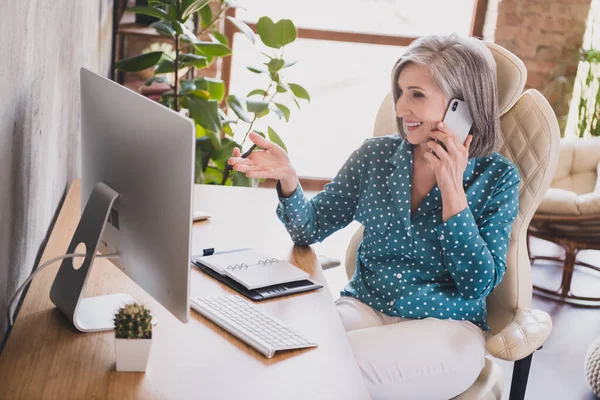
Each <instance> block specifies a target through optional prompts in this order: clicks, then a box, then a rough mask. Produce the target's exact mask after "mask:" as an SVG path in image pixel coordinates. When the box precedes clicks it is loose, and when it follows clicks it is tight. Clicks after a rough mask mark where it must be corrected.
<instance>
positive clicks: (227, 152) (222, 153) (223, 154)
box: [211, 138, 242, 161]
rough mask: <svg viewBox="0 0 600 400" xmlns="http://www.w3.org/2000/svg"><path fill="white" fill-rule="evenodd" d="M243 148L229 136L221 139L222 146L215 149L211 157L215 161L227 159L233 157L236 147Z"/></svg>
mask: <svg viewBox="0 0 600 400" xmlns="http://www.w3.org/2000/svg"><path fill="white" fill-rule="evenodd" d="M236 147H237V148H239V149H241V148H242V146H240V145H239V144H237V143H236V142H234V141H233V140H231V139H229V138H223V139H221V148H220V149H218V150H215V151H213V153H212V154H211V158H212V159H213V160H215V161H227V160H228V159H229V157H231V153H232V152H233V149H234V148H236Z"/></svg>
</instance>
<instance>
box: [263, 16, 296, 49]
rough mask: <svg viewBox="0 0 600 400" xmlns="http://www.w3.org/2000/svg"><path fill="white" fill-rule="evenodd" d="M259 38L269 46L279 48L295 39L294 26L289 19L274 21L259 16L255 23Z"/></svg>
mask: <svg viewBox="0 0 600 400" xmlns="http://www.w3.org/2000/svg"><path fill="white" fill-rule="evenodd" d="M256 30H257V32H258V35H259V36H260V40H262V42H263V43H264V44H265V45H266V46H268V47H271V48H274V49H279V48H281V47H283V46H285V45H286V44H289V43H292V42H293V41H294V40H296V26H295V25H294V23H293V22H292V21H291V20H289V19H282V20H279V21H277V23H274V22H273V20H272V19H271V18H269V17H261V18H260V19H259V20H258V22H257V23H256Z"/></svg>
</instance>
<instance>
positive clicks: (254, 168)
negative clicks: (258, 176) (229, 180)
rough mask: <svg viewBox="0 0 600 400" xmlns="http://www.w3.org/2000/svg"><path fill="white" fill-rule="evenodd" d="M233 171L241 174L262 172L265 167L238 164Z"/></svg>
mask: <svg viewBox="0 0 600 400" xmlns="http://www.w3.org/2000/svg"><path fill="white" fill-rule="evenodd" d="M233 169H234V170H236V171H239V172H243V173H247V172H252V171H262V170H264V167H261V166H258V165H247V164H236V165H234V166H233Z"/></svg>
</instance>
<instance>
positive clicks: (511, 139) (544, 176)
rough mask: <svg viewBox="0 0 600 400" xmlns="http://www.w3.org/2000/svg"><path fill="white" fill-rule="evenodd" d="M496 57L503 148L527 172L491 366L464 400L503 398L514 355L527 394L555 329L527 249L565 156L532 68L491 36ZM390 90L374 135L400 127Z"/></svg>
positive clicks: (492, 319)
mask: <svg viewBox="0 0 600 400" xmlns="http://www.w3.org/2000/svg"><path fill="white" fill-rule="evenodd" d="M486 44H487V46H488V47H489V49H490V50H491V51H492V54H493V55H494V59H495V60H496V64H497V80H498V101H499V108H500V115H501V119H500V121H501V129H502V139H501V141H500V142H501V147H500V149H499V150H498V152H499V153H501V154H502V155H504V156H505V157H507V158H508V159H509V160H511V161H512V162H513V163H514V164H515V165H516V166H517V167H518V168H519V172H520V173H521V179H522V180H521V185H520V188H519V214H518V216H517V218H516V220H515V222H514V224H513V228H512V233H511V238H510V245H509V248H508V254H507V258H506V264H507V270H506V274H505V275H504V278H503V280H502V282H501V283H500V285H498V286H497V287H496V289H494V291H493V292H492V293H491V294H490V296H489V297H488V298H487V311H488V322H489V325H490V329H491V331H490V332H488V333H487V335H486V349H487V354H486V362H485V367H484V368H483V370H482V371H481V374H480V375H479V377H478V378H477V380H476V381H475V382H474V383H473V385H472V386H471V387H470V388H469V389H468V390H467V391H465V392H464V393H462V394H461V395H459V396H457V397H455V398H454V399H457V400H500V399H501V398H502V392H503V389H504V381H503V376H502V371H501V369H500V367H499V366H498V365H497V364H496V363H494V362H493V361H492V357H496V358H499V359H502V360H506V361H514V362H515V365H514V370H513V379H512V383H511V391H510V399H511V400H516V399H523V398H524V396H525V389H526V385H527V378H528V376H529V367H530V365H531V359H532V356H533V353H534V352H535V351H536V350H538V349H540V348H541V346H542V345H543V344H544V342H545V341H546V339H547V338H548V336H549V335H550V331H551V329H552V320H551V319H550V316H549V315H548V314H547V313H545V312H543V311H540V310H534V309H531V300H532V291H533V286H532V280H531V265H530V263H529V255H528V251H527V243H526V237H527V227H528V225H529V222H530V221H531V218H532V217H533V214H534V213H535V211H536V208H537V207H538V205H539V204H540V202H541V200H542V197H543V196H544V193H545V192H546V189H548V187H549V186H550V182H551V181H552V177H553V174H554V170H555V168H556V165H557V163H558V154H559V146H560V133H559V127H558V121H557V119H556V115H555V114H554V111H553V110H552V108H551V107H550V104H549V103H548V101H547V100H546V99H545V98H544V97H543V96H542V95H541V94H540V93H539V92H538V91H537V90H531V89H530V90H527V91H525V92H524V93H523V88H524V87H525V81H526V79H527V70H526V69H525V65H524V64H523V62H522V61H521V60H520V59H519V58H518V57H517V56H515V55H514V54H512V53H511V52H509V51H508V50H506V49H504V48H502V47H500V46H498V45H495V44H491V43H486ZM397 131H398V128H397V124H396V117H395V107H394V104H393V100H392V95H391V93H390V94H388V95H387V96H386V98H385V99H384V100H383V103H382V105H381V107H380V109H379V112H378V113H377V118H376V121H375V129H374V134H373V136H382V135H388V134H391V133H394V132H396V133H397ZM363 230H364V227H361V228H359V230H358V231H357V232H356V233H355V234H354V236H353V237H352V240H351V241H350V244H349V246H348V249H347V251H346V273H347V275H348V278H350V277H351V276H352V274H353V273H354V270H355V269H356V252H357V250H358V245H359V244H360V242H361V241H362V237H363Z"/></svg>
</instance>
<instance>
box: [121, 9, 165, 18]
mask: <svg viewBox="0 0 600 400" xmlns="http://www.w3.org/2000/svg"><path fill="white" fill-rule="evenodd" d="M125 12H133V13H136V14H143V15H149V16H151V17H155V18H159V19H169V16H168V15H167V13H166V12H165V11H164V10H162V9H160V8H158V7H151V6H136V7H131V8H128V9H127V10H125Z"/></svg>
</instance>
